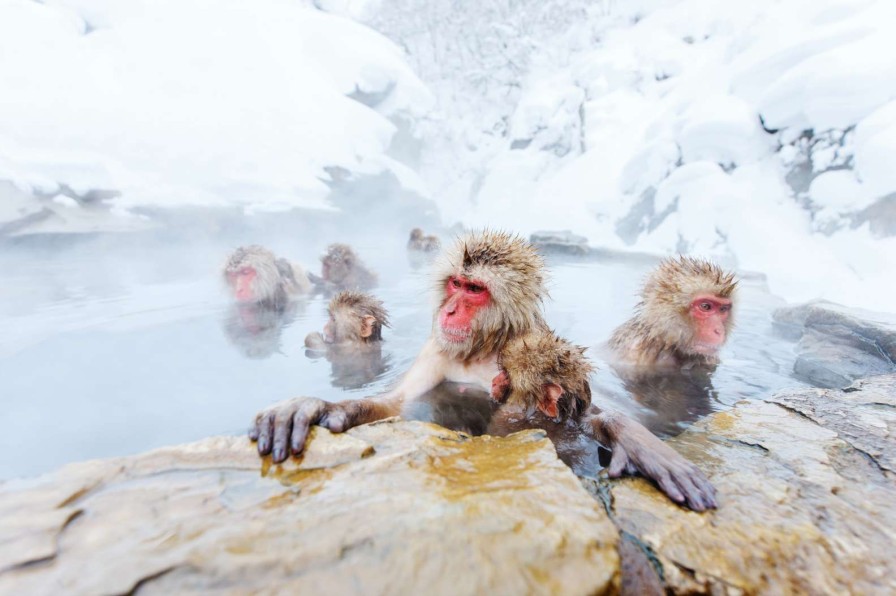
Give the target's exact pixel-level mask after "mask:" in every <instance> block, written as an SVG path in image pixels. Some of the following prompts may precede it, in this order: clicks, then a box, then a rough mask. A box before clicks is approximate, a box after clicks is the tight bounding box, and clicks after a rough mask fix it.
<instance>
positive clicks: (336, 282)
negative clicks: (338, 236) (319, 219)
mask: <svg viewBox="0 0 896 596" xmlns="http://www.w3.org/2000/svg"><path fill="white" fill-rule="evenodd" d="M320 261H321V276H320V277H317V276H311V280H312V282H314V284H315V285H316V286H317V287H318V289H320V290H322V291H324V292H327V293H335V292H339V291H340V290H369V289H371V288H374V287H376V284H377V279H376V274H375V273H373V272H372V271H370V270H369V269H368V268H367V266H366V265H365V264H364V263H363V262H362V261H361V259H360V258H358V255H357V254H355V251H354V250H352V247H351V246H349V245H348V244H338V243H337V244H331V245H330V246H329V247H327V252H326V253H325V254H324V255H323V256H322V257H321V258H320Z"/></svg>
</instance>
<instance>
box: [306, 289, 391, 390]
mask: <svg viewBox="0 0 896 596" xmlns="http://www.w3.org/2000/svg"><path fill="white" fill-rule="evenodd" d="M327 311H328V314H329V318H328V320H327V323H326V324H325V325H324V330H323V333H319V332H317V331H315V332H313V333H309V334H308V336H307V337H306V338H305V347H306V348H307V351H306V352H305V354H306V355H307V356H309V357H312V358H314V357H318V356H323V357H324V358H326V359H327V360H328V361H329V362H330V365H331V367H332V375H331V381H332V383H333V385H334V386H336V387H342V388H346V389H355V388H358V387H362V386H364V385H366V384H368V383H370V382H372V381H373V380H375V379H376V378H378V377H379V376H380V375H381V374H382V373H384V372H386V370H388V365H387V361H386V359H384V358H383V354H382V349H381V348H382V342H383V327H388V326H389V315H388V313H387V312H386V308H385V307H384V306H383V303H382V302H381V301H379V300H377V299H376V298H374V297H373V296H371V295H370V294H366V293H364V292H355V291H351V290H344V291H342V292H339V293H338V294H336V295H335V296H334V297H333V298H332V299H331V300H330V304H329V306H328V307H327Z"/></svg>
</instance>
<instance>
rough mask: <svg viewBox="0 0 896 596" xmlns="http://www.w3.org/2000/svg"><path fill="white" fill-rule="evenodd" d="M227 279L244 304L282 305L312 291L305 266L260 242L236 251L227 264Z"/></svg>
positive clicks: (231, 288) (234, 295) (236, 297)
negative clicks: (259, 244)
mask: <svg viewBox="0 0 896 596" xmlns="http://www.w3.org/2000/svg"><path fill="white" fill-rule="evenodd" d="M224 280H225V281H226V282H227V285H228V286H229V287H230V290H231V292H232V293H233V297H234V298H235V299H236V301H237V302H239V303H241V304H259V305H264V306H270V307H282V306H284V305H285V304H286V303H287V302H288V301H289V299H290V298H291V297H293V296H297V295H301V294H307V293H309V292H310V291H311V282H310V280H309V279H308V276H307V275H306V273H305V271H304V270H303V269H302V268H301V267H299V266H298V265H295V264H292V263H290V262H289V261H287V260H286V259H281V258H277V257H276V256H274V253H272V252H271V251H269V250H268V249H266V248H264V247H263V246H258V245H257V244H253V245H251V246H241V247H239V248H237V249H236V250H235V251H233V253H232V254H231V255H230V257H229V258H228V259H227V264H226V265H225V266H224Z"/></svg>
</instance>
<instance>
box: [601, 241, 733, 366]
mask: <svg viewBox="0 0 896 596" xmlns="http://www.w3.org/2000/svg"><path fill="white" fill-rule="evenodd" d="M736 288H737V281H736V280H735V278H734V274H733V273H729V272H726V271H724V270H722V269H721V268H720V267H719V266H718V265H716V264H714V263H712V262H710V261H704V260H700V259H695V258H692V257H685V256H680V257H678V258H677V259H666V260H665V261H663V262H662V263H660V265H659V266H658V267H657V268H656V269H655V270H654V271H653V272H652V273H651V274H650V276H649V277H648V278H647V281H646V282H645V284H644V288H643V290H642V291H641V302H640V303H639V304H638V306H637V307H636V309H635V315H634V316H633V317H632V318H631V319H629V320H628V321H627V322H626V323H624V324H623V325H622V326H620V327H619V328H618V329H616V331H614V332H613V336H612V337H611V338H610V342H609V347H610V349H611V350H612V351H613V352H614V355H615V356H616V358H617V359H618V360H619V361H620V362H622V363H625V364H631V365H637V366H643V365H647V366H652V365H660V366H681V365H686V364H702V365H710V366H713V365H715V364H717V363H718V362H719V357H718V352H719V350H720V349H721V347H722V346H723V345H724V344H725V341H726V340H727V339H728V335H729V333H730V331H731V327H732V325H733V324H734V317H733V314H734V313H733V310H734V306H735V301H736Z"/></svg>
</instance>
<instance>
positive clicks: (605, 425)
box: [249, 231, 715, 510]
mask: <svg viewBox="0 0 896 596" xmlns="http://www.w3.org/2000/svg"><path fill="white" fill-rule="evenodd" d="M436 271H437V292H436V298H437V308H436V309H435V312H434V315H433V329H432V334H431V336H430V338H429V340H428V341H427V342H426V343H425V344H424V346H423V348H422V349H421V351H420V354H419V355H418V356H417V359H416V360H415V362H414V364H413V365H412V366H411V368H410V370H409V371H408V372H407V373H406V374H405V375H404V377H403V378H402V379H401V380H400V381H399V382H398V384H397V385H396V386H395V387H394V388H393V389H391V390H390V391H388V392H387V393H385V394H383V395H381V396H379V397H372V398H363V399H356V400H346V401H342V402H337V403H329V402H325V401H323V400H320V399H316V398H310V397H303V398H297V399H292V400H288V401H285V402H281V403H279V404H276V405H274V406H272V407H270V408H268V409H266V410H264V411H262V412H261V413H259V414H258V415H257V416H256V418H255V422H254V425H253V427H252V429H251V430H250V431H249V436H250V438H251V439H253V440H257V441H258V452H259V454H261V455H267V454H269V453H272V455H273V460H274V461H275V462H280V461H283V460H284V459H286V457H287V455H288V453H289V452H290V451H291V452H292V453H293V454H299V453H301V452H302V450H303V448H304V444H305V439H306V438H307V436H308V429H309V427H310V426H311V425H312V424H318V425H321V426H324V427H326V428H328V429H330V430H331V431H333V432H342V431H344V430H346V429H347V428H350V427H353V426H356V425H359V424H364V423H367V422H373V421H375V420H381V419H383V418H386V417H389V416H396V415H399V414H401V413H402V411H403V410H404V409H406V408H407V407H408V406H411V405H413V404H414V402H415V401H417V400H420V399H421V398H422V397H423V396H424V395H425V394H426V393H427V392H429V391H430V390H431V389H433V388H434V387H436V386H438V385H439V384H441V383H443V382H444V381H451V382H460V383H466V384H468V385H471V386H473V387H475V388H477V389H479V390H481V391H482V392H484V393H485V395H488V392H489V391H490V390H491V388H492V385H493V381H494V379H495V377H497V376H499V374H500V372H501V368H500V365H499V363H498V357H499V354H500V353H501V351H502V350H503V349H504V348H505V346H507V344H508V342H511V341H512V340H514V339H516V338H518V337H521V336H523V335H526V334H528V333H530V332H532V331H538V330H542V329H547V326H546V323H545V321H544V318H543V315H542V300H543V298H544V297H545V295H546V291H545V270H544V264H543V262H542V260H541V257H539V255H538V253H537V252H536V251H535V248H534V247H533V246H532V245H531V244H529V243H528V242H525V241H524V240H522V239H521V238H519V237H518V236H515V235H511V234H507V233H503V232H494V231H482V232H472V233H470V234H468V235H466V236H465V237H463V238H460V239H458V241H457V242H456V243H455V244H454V246H453V247H451V248H450V249H449V250H447V251H446V252H445V253H444V254H443V255H442V256H441V262H440V263H439V264H438V266H437V269H436ZM561 386H562V383H561ZM578 429H579V430H578V432H579V433H580V434H584V435H587V436H588V437H591V438H593V439H595V440H596V441H598V442H600V443H602V444H603V445H605V446H606V447H608V448H609V449H610V450H611V451H612V452H613V453H612V459H611V461H610V466H609V470H608V471H609V474H610V475H611V476H620V475H622V474H623V473H624V472H628V473H634V472H636V471H637V472H640V473H641V474H644V475H645V476H647V477H648V478H651V479H652V480H654V481H655V482H657V483H658V484H659V486H660V488H661V489H662V490H663V491H664V492H665V493H666V494H667V495H668V496H669V497H670V498H671V499H673V500H674V501H676V502H679V503H683V504H687V505H688V506H690V507H691V508H693V509H696V510H704V509H707V508H710V507H714V506H715V497H714V493H715V491H714V489H713V487H712V485H711V484H710V483H709V481H708V480H707V479H706V477H705V476H703V474H702V473H701V472H700V471H699V470H698V469H697V468H696V467H695V466H694V465H693V464H691V463H690V462H688V461H687V460H685V459H684V458H683V457H682V456H680V455H679V454H678V453H676V452H675V451H674V450H673V449H672V448H671V447H669V446H668V445H666V444H665V443H663V442H662V441H660V440H659V439H658V438H657V437H656V436H654V435H653V434H651V433H650V431H648V430H647V429H646V428H644V427H643V426H641V425H640V424H638V423H636V422H634V421H633V420H630V419H628V418H625V417H623V416H619V415H615V414H610V413H608V412H601V411H600V410H599V409H597V408H596V407H594V406H592V407H590V408H589V409H588V412H587V413H586V415H585V416H583V417H582V420H581V422H580V424H579V426H578ZM517 430H518V429H517Z"/></svg>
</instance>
